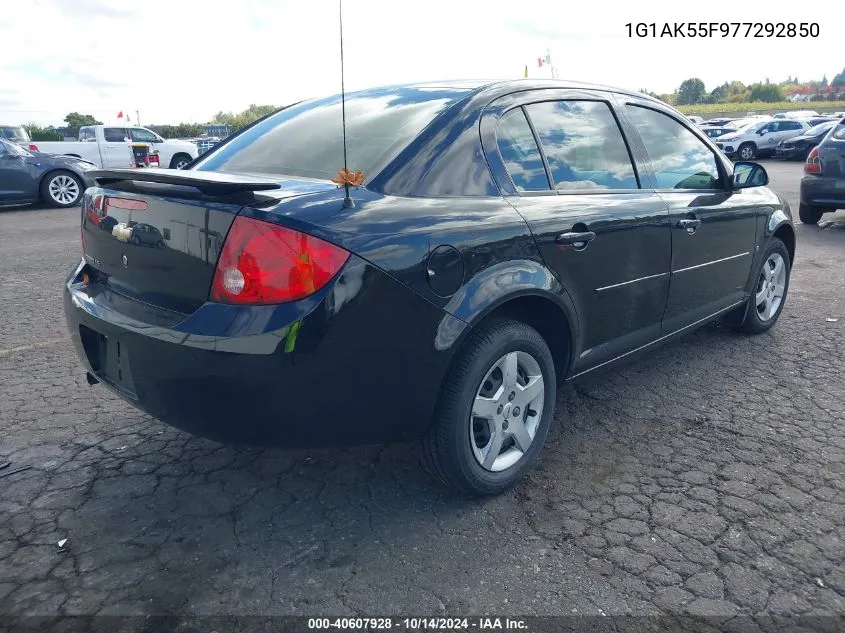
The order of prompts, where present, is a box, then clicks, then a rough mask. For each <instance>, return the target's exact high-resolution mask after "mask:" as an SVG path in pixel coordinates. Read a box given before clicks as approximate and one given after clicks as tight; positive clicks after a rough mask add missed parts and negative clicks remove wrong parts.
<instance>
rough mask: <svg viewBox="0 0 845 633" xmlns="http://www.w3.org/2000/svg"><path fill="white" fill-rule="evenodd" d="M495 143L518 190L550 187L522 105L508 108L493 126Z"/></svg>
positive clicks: (546, 188)
mask: <svg viewBox="0 0 845 633" xmlns="http://www.w3.org/2000/svg"><path fill="white" fill-rule="evenodd" d="M496 143H497V145H498V147H499V154H501V156H502V160H503V161H504V163H505V167H506V168H507V170H508V174H509V175H510V177H511V180H513V184H514V186H515V187H516V189H517V191H549V190H551V187H550V186H549V179H548V177H547V175H546V167H545V165H543V158H542V156H541V155H540V149H539V148H538V147H537V141H536V139H535V138H534V134H533V133H532V132H531V127H530V126H529V125H528V120H527V119H526V118H525V112H523V110H522V108H516V109H515V110H511V111H510V112H507V113H506V114H505V115H504V116H503V117H502V118H501V119H500V120H499V127H498V128H497V129H496Z"/></svg>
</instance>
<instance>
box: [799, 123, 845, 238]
mask: <svg viewBox="0 0 845 633" xmlns="http://www.w3.org/2000/svg"><path fill="white" fill-rule="evenodd" d="M837 209H845V119H842V120H841V121H840V122H839V123H837V124H836V126H835V127H834V128H833V129H832V130H830V131H829V132H828V133H827V136H825V137H824V139H822V142H821V143H819V145H818V146H816V147H814V148H813V149H812V150H811V151H810V155H809V156H807V162H806V163H804V177H803V178H802V179H801V204H800V206H799V207H798V214H799V217H800V218H801V221H802V222H803V223H804V224H818V222H819V220H821V219H822V215H824V214H825V213H828V212H831V213H832V212H833V211H836V210H837Z"/></svg>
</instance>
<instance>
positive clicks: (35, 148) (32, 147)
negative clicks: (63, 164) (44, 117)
mask: <svg viewBox="0 0 845 633" xmlns="http://www.w3.org/2000/svg"><path fill="white" fill-rule="evenodd" d="M29 151H30V152H37V151H38V145H36V144H35V143H30V144H29Z"/></svg>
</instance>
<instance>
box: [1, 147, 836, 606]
mask: <svg viewBox="0 0 845 633" xmlns="http://www.w3.org/2000/svg"><path fill="white" fill-rule="evenodd" d="M766 166H767V168H768V169H769V170H770V176H771V178H772V187H773V188H774V189H776V190H778V191H780V192H781V193H783V194H785V195H786V196H787V198H788V199H789V200H790V203H791V204H792V206H793V209H794V210H795V211H796V215H797V207H798V199H797V198H798V181H799V178H800V174H801V164H800V163H779V162H774V161H769V162H767V163H766ZM832 219H834V220H835V221H836V222H835V223H834V225H833V226H831V227H829V228H825V229H821V228H818V227H805V226H800V225H799V226H798V227H797V233H798V255H797V261H796V264H795V267H794V271H793V276H792V283H791V286H790V291H789V297H788V302H787V305H786V308H785V310H784V312H783V315H782V317H781V319H780V323H779V324H778V325H777V326H776V327H775V328H774V329H773V330H772V331H771V332H770V333H768V334H766V335H762V336H758V337H754V338H748V337H745V336H742V335H738V334H735V333H733V332H732V331H731V330H729V329H727V328H724V327H719V326H711V327H708V328H705V329H704V330H701V331H699V332H697V333H695V334H692V335H689V336H687V337H686V338H684V339H682V340H681V341H679V342H677V343H674V344H671V345H668V346H665V347H662V348H660V349H659V350H657V351H654V352H652V353H650V354H648V355H646V356H643V357H641V358H639V359H638V360H637V361H636V362H632V363H629V364H627V365H625V366H624V367H619V368H615V369H613V370H610V371H607V372H605V373H603V374H601V375H596V376H593V377H592V378H590V379H588V380H584V381H582V382H580V383H579V384H577V385H568V386H566V387H565V388H563V390H562V392H561V393H560V394H559V399H558V412H557V415H556V417H555V421H554V424H553V430H552V432H551V434H550V436H549V439H548V442H547V445H546V448H545V449H544V451H543V454H542V457H541V460H540V462H539V464H538V466H537V467H536V468H535V469H534V470H533V471H532V472H531V474H530V475H529V476H528V477H526V478H525V479H524V480H523V481H522V482H521V483H520V484H519V485H518V486H516V487H515V488H514V489H512V490H511V491H510V492H508V493H506V494H504V495H503V496H501V497H499V498H495V499H488V500H481V501H473V500H466V499H464V498H461V497H457V496H454V495H453V494H452V493H450V492H449V491H447V490H445V489H443V488H440V487H438V486H437V485H436V484H435V483H433V482H432V481H431V480H430V479H429V478H428V477H427V476H426V475H425V474H423V473H422V471H421V470H420V469H419V468H418V454H417V447H416V446H415V445H393V446H384V447H357V448H348V449H343V450H319V451H315V450H309V451H282V450H259V449H242V448H231V447H227V446H221V445H219V444H215V443H213V442H210V441H206V440H203V439H198V438H195V437H191V436H189V435H187V434H185V433H182V432H180V431H176V430H174V429H172V428H170V427H168V426H166V425H164V424H162V423H160V422H158V421H157V420H155V419H152V418H150V417H149V416H146V415H143V414H141V413H139V412H137V411H135V410H134V409H132V408H131V407H130V406H128V405H127V404H124V403H123V402H122V401H121V400H119V399H118V398H117V397H115V396H113V395H112V394H111V393H109V392H108V391H107V390H106V389H104V388H102V387H100V386H97V387H93V388H92V387H89V386H88V385H87V383H86V381H85V376H84V373H83V371H82V368H81V366H80V364H79V362H78V361H77V358H76V356H75V354H74V352H73V350H72V348H71V345H70V343H69V342H68V339H67V336H66V332H65V324H64V317H63V314H62V309H61V302H60V287H61V283H62V280H63V278H64V276H65V274H66V273H67V272H68V271H69V270H70V268H71V267H72V266H73V265H74V264H75V263H76V261H77V260H78V259H79V257H80V247H79V230H78V228H77V223H78V211H77V210H76V209H73V210H56V209H47V208H38V209H19V210H5V211H0V262H2V266H3V273H2V275H0V296H2V297H3V300H2V303H0V322H2V327H0V429H2V437H0V463H3V462H6V461H9V462H12V466H11V467H10V468H14V467H16V466H23V465H27V466H31V468H30V469H29V470H26V471H23V472H19V473H17V474H13V475H9V476H6V477H0V615H6V616H9V615H11V616H21V615H34V614H38V615H55V614H85V615H92V614H101V615H102V614H118V615H130V614H138V615H145V614H149V615H163V614H206V615H247V614H261V615H268V614H271V615H272V614H277V615H292V614H299V615H326V614H332V615H344V614H347V615H353V614H357V615H361V616H366V615H377V614H395V615H402V614H405V615H411V614H414V615H420V614H428V615H438V614H448V615H459V614H470V613H473V614H483V613H491V612H493V613H511V614H520V615H529V614H535V615H536V614H539V615H545V614H550V615H561V614H563V615H568V614H583V615H586V614H606V615H622V614H628V615H632V614H634V615H640V614H655V613H674V614H678V613H680V614H694V615H702V614H703V615H718V616H733V615H747V614H767V615H794V616H805V615H838V616H840V617H842V616H845V425H844V424H843V419H844V418H845V406H843V401H845V399H843V395H845V385H843V371H842V367H843V352H845V344H843V338H845V267H844V266H843V255H844V254H845V213H841V212H840V213H839V214H837V216H835V217H833V218H832ZM827 319H838V321H835V322H834V321H828V320H827ZM355 423H356V421H355V420H354V418H351V419H350V424H355ZM0 474H2V471H0ZM64 539H67V540H66V542H65V543H64V546H63V547H59V546H58V542H59V541H61V540H64ZM840 621H841V620H840Z"/></svg>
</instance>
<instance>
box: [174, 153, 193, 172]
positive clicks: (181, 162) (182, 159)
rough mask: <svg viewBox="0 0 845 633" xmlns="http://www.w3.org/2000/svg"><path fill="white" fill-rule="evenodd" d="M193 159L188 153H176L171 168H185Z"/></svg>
mask: <svg viewBox="0 0 845 633" xmlns="http://www.w3.org/2000/svg"><path fill="white" fill-rule="evenodd" d="M192 160H193V158H191V157H190V156H188V155H187V154H176V156H174V157H173V158H172V159H171V161H170V169H184V167H185V165H187V164H188V163H190V162H191V161H192Z"/></svg>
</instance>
